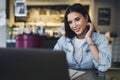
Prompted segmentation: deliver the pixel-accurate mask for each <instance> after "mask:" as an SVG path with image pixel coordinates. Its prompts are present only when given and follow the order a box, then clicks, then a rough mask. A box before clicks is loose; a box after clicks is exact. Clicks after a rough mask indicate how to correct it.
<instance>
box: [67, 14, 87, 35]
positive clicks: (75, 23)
mask: <svg viewBox="0 0 120 80" xmlns="http://www.w3.org/2000/svg"><path fill="white" fill-rule="evenodd" d="M67 19H68V24H69V26H70V28H71V30H72V31H74V32H75V33H76V35H82V34H84V31H85V30H86V25H87V19H86V17H84V16H83V15H82V14H81V13H78V12H71V13H69V14H68V16H67Z"/></svg>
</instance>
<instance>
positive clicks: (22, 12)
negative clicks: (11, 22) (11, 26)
mask: <svg viewBox="0 0 120 80" xmlns="http://www.w3.org/2000/svg"><path fill="white" fill-rule="evenodd" d="M14 12H15V16H17V17H19V16H20V17H22V16H27V6H26V2H25V1H15V7H14Z"/></svg>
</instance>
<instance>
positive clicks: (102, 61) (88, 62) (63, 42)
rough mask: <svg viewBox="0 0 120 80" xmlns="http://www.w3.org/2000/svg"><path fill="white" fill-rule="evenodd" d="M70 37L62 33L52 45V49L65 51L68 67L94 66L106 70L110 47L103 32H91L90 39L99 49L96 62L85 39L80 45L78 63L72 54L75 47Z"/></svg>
mask: <svg viewBox="0 0 120 80" xmlns="http://www.w3.org/2000/svg"><path fill="white" fill-rule="evenodd" d="M72 39H73V38H72ZM72 39H70V38H67V37H65V36H64V35H63V36H62V37H61V38H60V39H59V40H58V42H57V43H56V45H55V46H54V50H62V51H64V52H65V53H66V59H67V61H68V65H69V68H73V69H91V68H96V69H98V70H99V71H106V70H107V69H109V68H110V67H111V57H112V56H111V49H110V46H109V44H108V40H107V38H106V37H105V36H104V35H103V34H100V33H96V32H94V33H93V34H92V40H93V41H94V42H95V44H96V46H97V47H98V50H99V61H98V62H96V61H95V60H94V57H93V55H92V53H91V51H90V48H89V45H88V43H87V41H85V42H84V44H83V45H82V60H81V62H79V63H78V62H77V61H76V60H75V58H74V56H73V55H74V51H75V49H74V46H73V43H72ZM78 45H79V44H78Z"/></svg>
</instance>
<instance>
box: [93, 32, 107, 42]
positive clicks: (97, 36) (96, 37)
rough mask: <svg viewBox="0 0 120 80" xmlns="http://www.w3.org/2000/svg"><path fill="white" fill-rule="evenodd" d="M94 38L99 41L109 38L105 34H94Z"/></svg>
mask: <svg viewBox="0 0 120 80" xmlns="http://www.w3.org/2000/svg"><path fill="white" fill-rule="evenodd" d="M92 37H93V39H94V40H98V41H100V40H107V37H106V36H105V34H103V33H98V32H94V33H93V35H92Z"/></svg>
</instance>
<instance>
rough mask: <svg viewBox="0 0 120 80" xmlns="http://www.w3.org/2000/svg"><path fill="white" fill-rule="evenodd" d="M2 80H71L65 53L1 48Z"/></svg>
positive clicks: (0, 74)
mask: <svg viewBox="0 0 120 80" xmlns="http://www.w3.org/2000/svg"><path fill="white" fill-rule="evenodd" d="M0 80H70V78H69V71H68V64H67V61H66V56H65V53H64V52H63V51H53V50H49V49H20V48H19V49H18V48H0Z"/></svg>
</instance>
